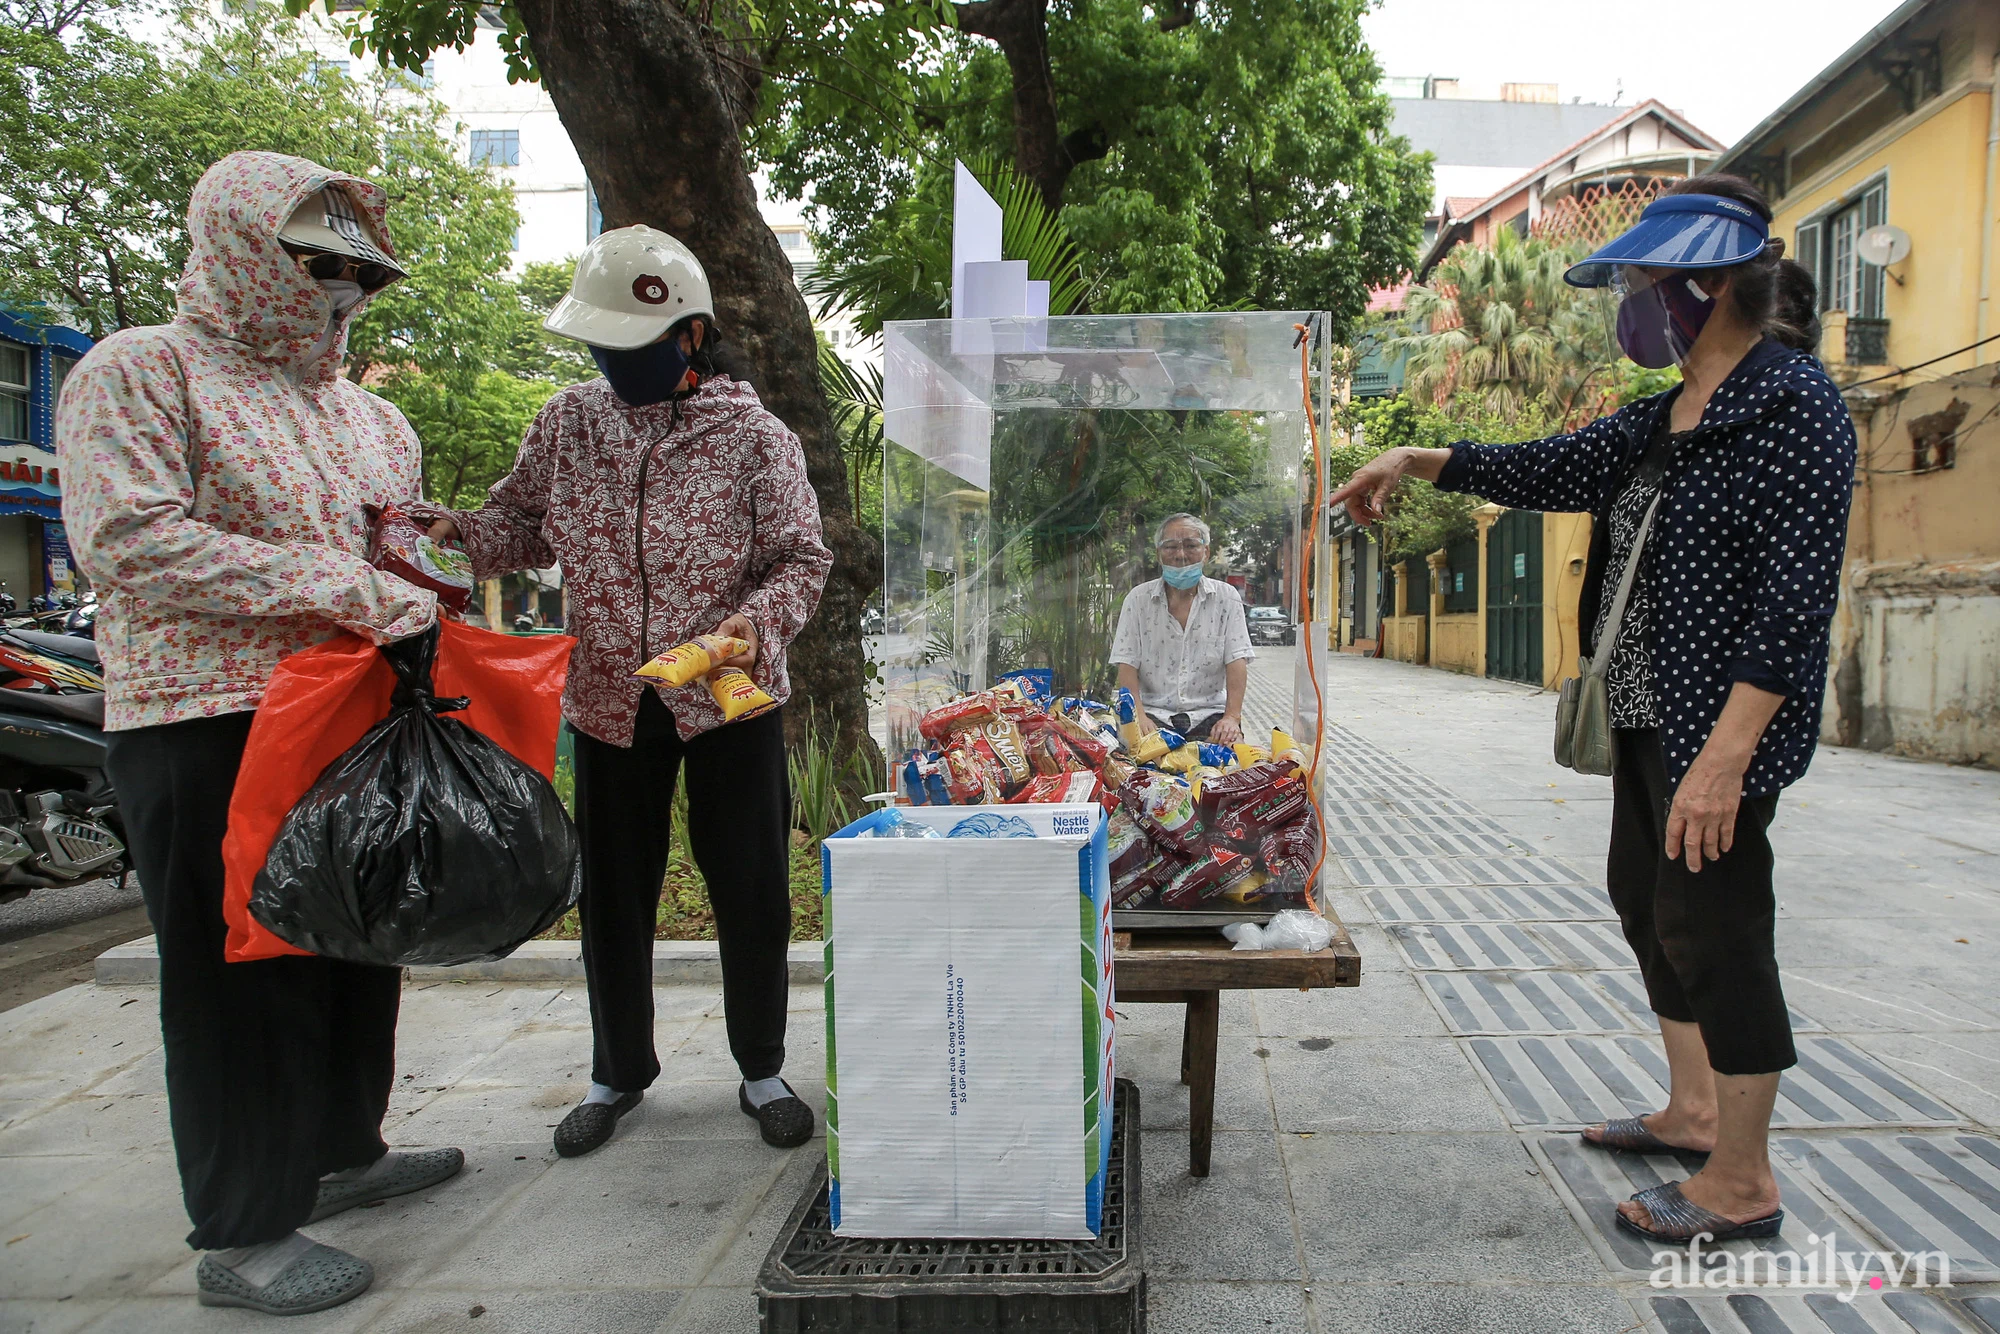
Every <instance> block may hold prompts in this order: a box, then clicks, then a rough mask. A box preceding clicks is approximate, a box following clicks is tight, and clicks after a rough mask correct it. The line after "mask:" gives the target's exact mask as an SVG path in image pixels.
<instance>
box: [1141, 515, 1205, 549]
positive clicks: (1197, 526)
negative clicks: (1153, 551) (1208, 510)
mask: <svg viewBox="0 0 2000 1334" xmlns="http://www.w3.org/2000/svg"><path fill="white" fill-rule="evenodd" d="M1175 523H1184V524H1187V525H1188V526H1189V527H1191V528H1193V529H1194V530H1195V531H1196V532H1197V533H1200V534H1201V544H1202V545H1203V546H1207V545H1208V541H1209V531H1208V525H1207V524H1206V523H1203V522H1202V521H1201V520H1200V519H1199V518H1197V517H1196V516H1194V515H1192V514H1187V513H1181V514H1169V515H1168V516H1167V517H1166V518H1164V519H1162V520H1160V522H1159V525H1158V526H1157V527H1155V528H1154V529H1153V545H1154V546H1158V545H1160V543H1162V542H1164V541H1166V539H1167V525H1169V524H1175Z"/></svg>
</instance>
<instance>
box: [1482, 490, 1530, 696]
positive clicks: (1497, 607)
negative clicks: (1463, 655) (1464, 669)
mask: <svg viewBox="0 0 2000 1334" xmlns="http://www.w3.org/2000/svg"><path fill="white" fill-rule="evenodd" d="M1486 674H1487V675H1488V676H1497V677H1500V678H1501V679H1503V680H1507V681H1525V682H1527V683H1528V684H1529V685H1537V686H1538V685H1540V684H1541V683H1542V516H1541V515H1540V514H1539V513H1537V512H1535V511H1533V510H1508V511H1507V512H1506V513H1505V514H1502V515H1501V516H1500V517H1499V519H1497V520H1496V521H1495V522H1494V524H1493V529H1492V531H1491V532H1489V533H1487V535H1486Z"/></svg>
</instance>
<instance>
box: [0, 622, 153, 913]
mask: <svg viewBox="0 0 2000 1334" xmlns="http://www.w3.org/2000/svg"><path fill="white" fill-rule="evenodd" d="M104 750H105V747H104V676H103V668H102V666H101V664H100V663H99V660H98V656H97V644H96V643H95V642H94V641H92V640H90V639H86V638H82V637H80V636H76V635H58V634H46V633H43V632H40V631H36V630H22V629H4V630H0V903H5V902H8V901H10V900H13V899H18V898H20V897H22V896H23V895H25V894H27V893H28V892H29V891H30V890H34V889H46V888H48V887H50V886H53V885H64V884H74V883H76V882H78V881H83V880H94V879H99V878H102V877H110V876H116V877H118V878H119V879H120V880H121V881H122V880H123V879H124V876H125V873H126V871H127V869H128V863H127V860H126V853H125V832H124V822H123V821H122V820H121V819H120V818H119V814H118V799H117V795H116V794H115V793H114V792H113V791H112V790H111V782H110V779H109V778H108V777H107V776H106V774H105V772H104Z"/></svg>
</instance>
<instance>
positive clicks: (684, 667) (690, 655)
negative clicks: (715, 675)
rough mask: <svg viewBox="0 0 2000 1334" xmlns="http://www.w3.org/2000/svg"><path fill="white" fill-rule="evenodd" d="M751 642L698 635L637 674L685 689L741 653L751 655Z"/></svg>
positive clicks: (636, 674) (719, 636) (673, 648)
mask: <svg viewBox="0 0 2000 1334" xmlns="http://www.w3.org/2000/svg"><path fill="white" fill-rule="evenodd" d="M749 651H750V642H749V641H748V640H745V639H736V638H734V637H732V636H730V635H696V636H695V637H694V638H693V639H690V640H688V641H687V642H686V643H685V644H676V645H675V646H674V647H672V648H670V649H668V650H667V651H666V652H665V653H662V654H660V655H659V656H658V657H657V658H654V659H653V660H652V661H651V662H649V663H647V664H646V665H645V666H644V667H641V668H640V669H639V670H638V671H636V672H634V673H633V675H634V676H643V677H645V678H646V679H647V680H648V681H658V682H660V683H661V684H663V685H670V686H684V685H687V684H689V683H690V682H693V681H696V680H699V679H700V678H701V677H704V676H707V675H708V674H709V673H710V672H712V671H714V670H715V669H716V668H717V667H720V666H721V665H722V664H723V663H725V662H727V661H728V660H729V659H731V658H733V657H735V656H736V655H737V654H739V653H748V652H749Z"/></svg>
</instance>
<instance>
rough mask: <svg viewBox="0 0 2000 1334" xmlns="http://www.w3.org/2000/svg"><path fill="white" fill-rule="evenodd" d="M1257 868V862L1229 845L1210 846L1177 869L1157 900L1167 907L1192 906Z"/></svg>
mask: <svg viewBox="0 0 2000 1334" xmlns="http://www.w3.org/2000/svg"><path fill="white" fill-rule="evenodd" d="M1256 869H1257V863H1256V862H1254V861H1252V860H1251V859H1250V858H1249V857H1246V856H1244V855H1243V854H1242V853H1240V852H1232V851H1230V850H1229V849H1228V848H1210V849H1209V850H1208V854H1207V855H1206V856H1204V857H1202V858H1201V859H1200V860H1198V861H1196V862H1195V863H1194V864H1193V865H1192V866H1189V867H1188V868H1187V869H1185V870H1183V871H1181V872H1179V873H1178V874H1176V875H1175V876H1174V878H1173V879H1172V880H1170V881H1168V882H1167V884H1166V887H1165V888H1164V889H1162V890H1161V891H1160V903H1161V905H1162V906H1163V907H1168V908H1192V907H1194V906H1195V905H1196V904H1198V903H1200V902H1201V901H1202V900H1203V899H1213V898H1218V897H1220V896H1221V895H1223V894H1225V893H1226V892H1228V891H1229V890H1230V889H1231V888H1232V887H1234V886H1235V885H1237V884H1238V883H1239V882H1241V881H1242V880H1243V879H1244V878H1245V877H1247V876H1248V875H1249V874H1250V873H1251V872H1253V871H1255V870H1256Z"/></svg>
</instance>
